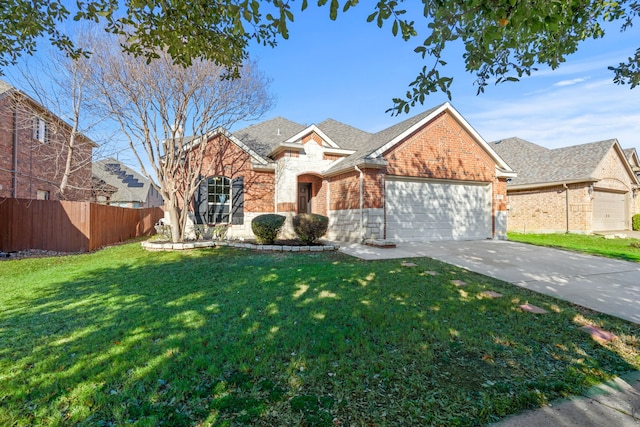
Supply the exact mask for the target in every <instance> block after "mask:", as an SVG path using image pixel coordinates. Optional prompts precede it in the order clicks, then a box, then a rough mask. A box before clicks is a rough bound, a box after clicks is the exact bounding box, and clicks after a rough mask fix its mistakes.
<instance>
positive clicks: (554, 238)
mask: <svg viewBox="0 0 640 427" xmlns="http://www.w3.org/2000/svg"><path fill="white" fill-rule="evenodd" d="M509 240H513V241H514V242H522V243H530V244H532V245H538V246H551V247H554V248H561V249H570V250H573V251H578V252H583V253H586V254H592V255H600V256H605V257H609V258H618V259H623V260H626V261H635V262H640V240H638V239H629V238H628V239H617V238H616V239H605V238H604V236H598V235H584V234H571V233H569V234H565V233H563V234H559V233H557V234H556V233H554V234H521V233H513V232H509ZM634 245H635V246H634Z"/></svg>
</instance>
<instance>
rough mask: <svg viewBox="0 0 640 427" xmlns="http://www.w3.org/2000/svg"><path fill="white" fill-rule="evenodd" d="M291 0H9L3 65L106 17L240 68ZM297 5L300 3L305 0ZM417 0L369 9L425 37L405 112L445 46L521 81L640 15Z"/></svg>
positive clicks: (489, 77) (434, 83)
mask: <svg viewBox="0 0 640 427" xmlns="http://www.w3.org/2000/svg"><path fill="white" fill-rule="evenodd" d="M294 4H295V2H294V1H293V0H291V1H284V0H222V1H217V2H211V1H209V0H175V1H171V2H157V1H154V0H141V1H136V2H125V3H121V2H118V1H117V0H89V1H87V2H78V3H77V7H76V8H75V9H70V8H67V7H65V6H64V5H63V4H62V3H58V2H56V1H54V0H6V1H5V2H4V3H3V7H2V10H0V66H3V65H7V64H9V63H12V62H15V61H16V60H17V59H18V58H19V57H20V55H22V54H23V53H32V52H34V50H35V49H36V41H37V40H38V38H40V37H42V36H46V37H48V38H49V40H50V43H52V44H53V45H56V46H58V47H60V48H61V49H62V50H64V51H66V52H68V53H69V54H70V55H73V56H80V55H82V52H83V51H82V49H80V48H78V46H76V45H74V43H73V42H72V41H71V40H70V39H69V37H67V36H66V35H65V34H64V33H62V32H61V31H60V30H59V28H58V27H59V26H60V25H62V24H63V23H65V22H67V21H68V20H69V19H71V18H73V19H75V20H89V21H95V22H103V23H104V24H105V28H106V30H107V31H108V32H111V33H114V34H119V35H121V36H123V40H126V43H125V42H123V43H122V44H121V48H122V49H124V50H126V51H129V52H132V53H134V54H136V55H141V56H144V57H146V58H148V59H153V58H156V57H157V56H158V54H157V52H159V51H164V52H166V53H167V54H168V55H169V56H170V57H171V58H172V60H173V62H175V63H177V64H181V65H185V66H188V65H190V64H191V63H192V62H193V61H194V60H196V59H204V60H209V61H212V62H214V63H215V64H217V65H221V66H225V67H228V68H230V69H231V70H232V71H233V72H235V73H237V72H238V68H237V67H238V66H239V65H240V64H242V62H243V61H244V60H245V59H246V58H247V49H248V46H249V42H250V41H252V40H255V41H258V42H260V43H263V44H267V45H272V46H274V45H275V44H276V43H277V42H278V40H279V39H280V38H284V39H286V38H288V29H287V25H288V23H289V22H292V21H293V19H294V11H293V5H294ZM298 4H299V5H300V11H304V10H305V9H306V8H307V6H308V0H302V1H301V2H300V3H298ZM317 4H318V6H324V7H328V8H329V17H330V18H331V19H336V18H337V16H338V14H339V12H340V11H342V12H346V11H347V10H349V9H350V8H352V7H355V6H358V7H366V6H363V5H359V1H358V0H344V1H340V0H318V1H317ZM367 4H368V3H367ZM411 6H413V7H415V4H414V3H411V4H410V3H409V2H407V3H406V6H405V3H404V2H403V1H402V0H379V1H377V3H376V4H375V6H374V9H373V11H372V12H371V14H370V15H369V18H368V20H369V21H370V22H375V23H376V24H377V25H378V26H379V27H383V26H384V25H385V24H386V23H388V25H389V27H390V29H391V32H392V34H393V35H394V36H397V35H400V36H401V37H402V38H403V39H405V40H412V39H414V38H416V37H419V40H423V41H422V43H419V44H418V46H416V47H415V49H414V50H415V52H417V53H418V54H420V55H422V57H423V58H424V61H425V66H424V67H423V69H422V70H421V71H420V73H419V74H418V76H417V77H416V79H415V80H414V81H413V82H411V83H410V84H409V90H408V91H407V93H406V95H405V96H404V97H399V98H396V99H394V107H393V108H392V109H391V110H390V111H392V112H394V113H401V112H407V111H408V110H409V109H410V107H411V106H413V105H415V104H416V103H423V102H424V99H425V96H427V95H428V94H430V93H433V92H438V91H442V92H445V93H447V94H448V95H449V96H451V94H450V91H449V88H450V87H451V82H452V79H451V78H450V77H448V76H447V75H446V73H443V72H441V71H442V70H443V68H444V67H445V65H446V63H445V61H444V59H443V58H444V55H443V53H444V51H445V48H446V47H447V46H450V45H452V44H456V43H460V44H462V46H463V47H464V54H463V59H464V62H465V67H466V70H467V71H468V72H470V73H473V74H475V76H476V78H477V79H476V83H477V85H478V90H479V92H482V91H483V90H484V88H485V87H486V85H487V84H488V83H491V82H494V83H500V82H504V81H513V80H518V79H519V78H520V77H522V76H523V75H529V74H530V73H531V72H532V71H534V70H535V69H536V68H537V67H538V66H540V65H547V66H550V67H551V68H556V67H558V66H559V65H560V64H561V63H562V62H563V61H564V60H565V58H566V57H567V55H570V54H572V53H574V52H575V51H576V50H577V49H578V47H579V44H580V42H582V41H584V40H586V39H589V38H598V37H602V36H604V28H603V25H604V24H605V23H607V22H618V23H619V24H620V27H621V29H622V30H625V29H627V28H629V27H630V26H631V25H632V23H633V20H634V19H637V18H638V15H639V14H640V3H638V2H637V0H618V1H607V0H438V1H433V0H422V6H421V8H420V10H419V11H412V12H411V13H407V10H406V9H407V8H409V7H411ZM407 16H409V18H407ZM423 18H424V19H423ZM414 46H415V45H414ZM630 55H631V56H629V58H628V59H627V61H626V62H622V63H620V64H618V65H612V66H611V67H609V68H610V69H611V70H612V71H613V72H614V81H615V82H616V83H619V84H630V85H631V87H632V88H633V87H635V86H637V85H638V84H640V49H638V50H636V52H635V54H632V53H631V52H630Z"/></svg>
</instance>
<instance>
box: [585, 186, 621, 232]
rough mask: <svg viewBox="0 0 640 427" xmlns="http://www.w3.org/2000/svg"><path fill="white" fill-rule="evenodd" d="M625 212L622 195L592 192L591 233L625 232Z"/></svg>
mask: <svg viewBox="0 0 640 427" xmlns="http://www.w3.org/2000/svg"><path fill="white" fill-rule="evenodd" d="M625 212H626V209H625V195H624V194H623V193H611V192H609V191H597V190H596V191H594V192H593V231H605V230H625V229H626V228H627V226H626V221H625V219H626V214H625Z"/></svg>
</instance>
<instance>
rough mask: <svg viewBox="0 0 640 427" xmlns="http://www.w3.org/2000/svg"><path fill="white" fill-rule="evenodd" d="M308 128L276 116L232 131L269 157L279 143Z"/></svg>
mask: <svg viewBox="0 0 640 427" xmlns="http://www.w3.org/2000/svg"><path fill="white" fill-rule="evenodd" d="M305 128H306V126H305V125H302V124H300V123H296V122H292V121H291V120H287V119H285V118H282V117H276V118H273V119H271V120H267V121H265V122H261V123H257V124H255V125H251V126H248V127H246V128H243V129H240V130H238V131H235V132H233V133H232V135H233V136H234V137H235V138H236V139H237V140H239V141H242V143H243V144H245V145H246V146H247V147H250V148H251V149H252V150H254V151H255V152H256V153H257V154H259V155H260V156H262V157H267V156H268V155H269V153H271V152H272V151H273V150H274V149H275V148H276V147H277V146H278V145H279V144H281V143H283V142H285V141H286V140H288V139H289V138H291V137H292V136H293V135H295V134H297V133H299V132H301V131H302V130H304V129H305Z"/></svg>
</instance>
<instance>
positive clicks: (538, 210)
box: [491, 138, 638, 234]
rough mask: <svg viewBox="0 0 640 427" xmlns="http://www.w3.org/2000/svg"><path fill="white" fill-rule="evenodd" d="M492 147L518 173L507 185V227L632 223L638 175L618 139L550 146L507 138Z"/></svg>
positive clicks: (573, 228)
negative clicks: (557, 146) (556, 146)
mask: <svg viewBox="0 0 640 427" xmlns="http://www.w3.org/2000/svg"><path fill="white" fill-rule="evenodd" d="M491 146H492V147H493V148H494V149H495V151H496V152H498V153H499V154H500V156H501V157H502V158H503V159H504V160H505V161H506V162H507V163H508V164H509V166H511V167H512V168H513V169H514V170H515V171H516V173H517V174H518V176H517V177H515V178H512V179H510V180H509V182H508V184H507V193H508V200H509V225H508V229H509V230H513V231H518V232H524V233H528V232H538V233H549V232H572V233H584V234H589V233H593V232H597V231H612V230H626V229H629V228H630V226H631V217H632V215H633V214H634V213H636V212H637V198H638V195H637V188H638V180H637V176H636V174H635V173H634V170H633V168H632V166H631V165H630V164H629V161H628V160H627V156H626V154H625V152H624V151H623V150H622V148H620V144H619V143H618V141H617V140H615V139H610V140H606V141H598V142H592V143H589V144H580V145H575V146H571V147H563V148H557V149H553V150H551V149H547V148H545V147H542V146H540V145H537V144H533V143H531V142H528V141H525V140H523V139H520V138H508V139H503V140H500V141H496V142H493V143H491Z"/></svg>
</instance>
